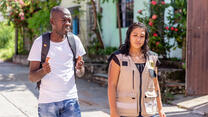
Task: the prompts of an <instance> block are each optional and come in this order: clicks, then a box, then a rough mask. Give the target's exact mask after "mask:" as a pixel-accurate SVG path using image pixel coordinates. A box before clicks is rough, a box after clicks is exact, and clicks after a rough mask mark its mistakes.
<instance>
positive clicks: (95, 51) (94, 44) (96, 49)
mask: <svg viewBox="0 0 208 117" xmlns="http://www.w3.org/2000/svg"><path fill="white" fill-rule="evenodd" d="M116 50H117V48H116V47H106V48H104V49H102V48H100V44H99V42H98V39H96V38H94V40H92V41H90V45H89V46H88V47H87V51H88V52H87V53H88V54H89V55H110V54H112V52H114V51H116Z"/></svg>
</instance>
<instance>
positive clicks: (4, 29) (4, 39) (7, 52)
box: [0, 22, 14, 60]
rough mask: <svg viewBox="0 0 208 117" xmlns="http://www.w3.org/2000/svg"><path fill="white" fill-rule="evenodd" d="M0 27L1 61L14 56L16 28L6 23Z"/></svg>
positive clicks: (2, 23) (0, 24)
mask: <svg viewBox="0 0 208 117" xmlns="http://www.w3.org/2000/svg"><path fill="white" fill-rule="evenodd" d="M0 27H1V28H0V59H1V60H7V59H9V58H11V57H12V55H13V54H14V28H13V25H10V26H9V25H8V24H7V23H5V22H1V23H0Z"/></svg>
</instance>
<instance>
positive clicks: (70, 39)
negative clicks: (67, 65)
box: [66, 32, 77, 78]
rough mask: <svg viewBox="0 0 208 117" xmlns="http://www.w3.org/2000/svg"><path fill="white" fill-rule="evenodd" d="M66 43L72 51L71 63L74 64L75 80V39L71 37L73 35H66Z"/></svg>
mask: <svg viewBox="0 0 208 117" xmlns="http://www.w3.org/2000/svg"><path fill="white" fill-rule="evenodd" d="M66 37H67V41H68V43H69V47H70V48H71V50H72V53H73V62H74V76H75V78H76V69H75V66H76V62H77V60H76V53H77V51H76V43H75V39H74V36H73V33H71V32H69V33H67V36H66Z"/></svg>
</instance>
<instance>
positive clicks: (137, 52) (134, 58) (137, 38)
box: [108, 23, 166, 117]
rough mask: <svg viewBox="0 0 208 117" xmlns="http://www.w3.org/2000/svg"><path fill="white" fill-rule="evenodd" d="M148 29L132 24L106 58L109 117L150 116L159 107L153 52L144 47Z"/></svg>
mask: <svg viewBox="0 0 208 117" xmlns="http://www.w3.org/2000/svg"><path fill="white" fill-rule="evenodd" d="M147 44H148V32H147V28H146V26H145V25H144V24H142V23H134V24H132V25H131V26H130V27H129V28H128V30H127V33H126V40H125V44H123V45H122V46H121V47H120V48H119V50H118V51H116V52H114V53H113V54H112V55H111V57H110V59H109V63H110V64H109V70H108V98H109V104H110V115H111V117H154V116H155V114H156V112H157V110H158V113H159V115H160V117H166V116H165V114H164V112H163V111H162V102H161V96H160V88H159V85H158V79H157V66H156V62H157V59H158V57H157V54H156V53H154V52H151V51H149V50H148V45H147Z"/></svg>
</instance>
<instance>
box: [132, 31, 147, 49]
mask: <svg viewBox="0 0 208 117" xmlns="http://www.w3.org/2000/svg"><path fill="white" fill-rule="evenodd" d="M144 41H145V29H143V28H139V27H138V28H135V29H133V31H132V32H131V34H130V47H131V48H134V49H141V47H142V46H143V45H144Z"/></svg>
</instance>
